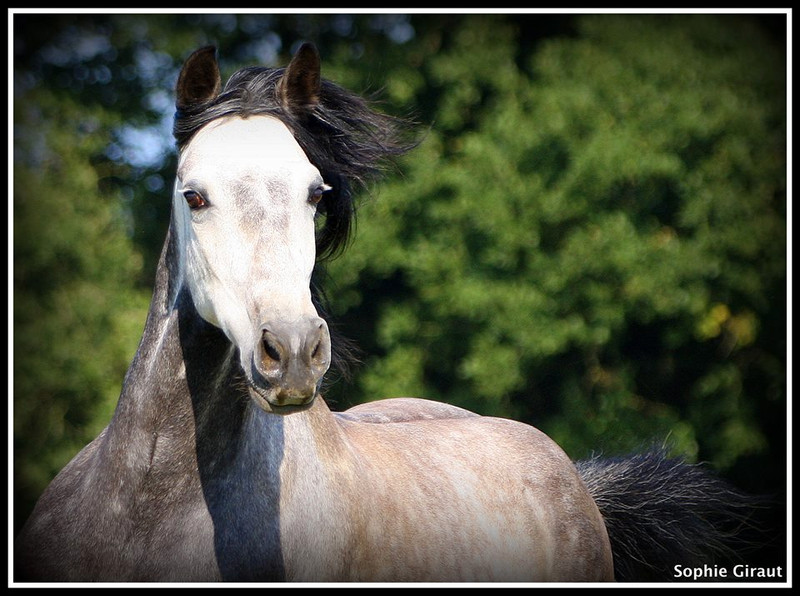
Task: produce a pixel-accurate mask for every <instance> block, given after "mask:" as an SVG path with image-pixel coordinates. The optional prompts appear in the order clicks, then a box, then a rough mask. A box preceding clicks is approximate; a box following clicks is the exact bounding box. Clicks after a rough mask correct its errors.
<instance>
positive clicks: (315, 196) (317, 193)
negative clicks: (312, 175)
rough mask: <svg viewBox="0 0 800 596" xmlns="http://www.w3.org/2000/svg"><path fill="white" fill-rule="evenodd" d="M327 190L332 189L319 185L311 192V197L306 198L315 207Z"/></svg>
mask: <svg viewBox="0 0 800 596" xmlns="http://www.w3.org/2000/svg"><path fill="white" fill-rule="evenodd" d="M329 190H333V187H332V186H328V185H327V184H321V185H319V186H318V187H317V188H315V189H314V190H313V191H311V196H310V197H309V198H308V200H309V201H310V202H311V203H313V204H314V205H316V204H318V203H319V202H320V201H321V200H322V195H324V194H325V193H326V192H328V191H329Z"/></svg>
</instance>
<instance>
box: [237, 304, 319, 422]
mask: <svg viewBox="0 0 800 596" xmlns="http://www.w3.org/2000/svg"><path fill="white" fill-rule="evenodd" d="M260 331H261V334H260V338H259V341H258V345H257V346H256V349H255V351H254V354H253V380H252V385H251V387H250V395H251V397H252V398H253V399H254V400H255V402H256V403H257V404H258V405H259V406H261V407H262V408H263V409H264V410H266V411H268V412H272V413H275V414H289V413H292V412H296V411H299V410H304V409H306V408H307V407H309V406H310V405H311V404H312V403H313V401H314V398H315V397H316V396H317V393H318V392H319V388H320V385H321V384H322V377H323V376H324V375H325V373H326V372H327V370H328V367H329V366H330V363H331V338H330V333H329V332H328V325H327V323H325V321H324V320H323V319H321V318H319V317H309V318H307V319H301V320H299V321H292V322H291V323H288V322H285V321H281V320H275V321H268V322H266V323H264V324H263V325H261V328H260Z"/></svg>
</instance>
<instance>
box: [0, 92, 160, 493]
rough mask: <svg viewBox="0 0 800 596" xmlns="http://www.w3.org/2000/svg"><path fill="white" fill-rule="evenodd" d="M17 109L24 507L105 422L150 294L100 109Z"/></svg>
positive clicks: (39, 97)
mask: <svg viewBox="0 0 800 596" xmlns="http://www.w3.org/2000/svg"><path fill="white" fill-rule="evenodd" d="M16 107H17V109H16V113H15V133H16V137H17V139H16V140H17V142H16V144H15V151H16V153H15V164H14V288H13V299H14V303H13V304H14V308H13V317H14V334H13V350H14V367H13V372H14V385H13V386H14V438H15V441H14V446H15V459H14V464H15V472H16V474H15V481H16V489H17V490H16V494H17V496H18V502H17V505H18V507H20V508H25V509H27V508H28V507H30V501H31V500H32V499H33V498H35V497H36V496H37V495H38V494H39V492H41V490H42V489H43V488H44V486H46V485H47V483H48V482H49V481H50V480H51V479H52V477H53V476H54V475H55V473H56V472H58V470H60V469H61V468H62V467H63V466H64V464H65V463H66V462H67V461H69V460H70V459H71V458H72V457H73V456H74V455H75V453H77V451H78V450H79V449H80V448H81V447H83V446H84V445H85V444H86V443H88V442H89V441H90V440H92V439H93V438H94V437H95V436H96V435H97V434H99V432H100V431H101V430H102V429H103V427H104V426H105V425H106V424H107V423H108V420H109V419H110V417H111V412H112V411H113V409H114V406H115V405H116V401H117V397H118V395H119V389H120V387H121V384H122V377H123V376H124V374H125V370H126V368H127V365H128V363H129V362H130V359H131V358H132V356H133V353H134V350H135V347H136V343H137V342H138V338H139V336H140V334H141V331H142V328H143V326H144V316H145V315H146V313H147V301H148V298H149V292H146V291H144V290H142V289H138V288H136V287H135V282H136V280H137V278H138V276H139V274H140V269H141V258H140V256H139V255H138V253H137V252H136V251H135V250H134V249H133V246H132V244H131V242H130V241H129V239H128V237H127V235H126V226H125V222H124V219H123V218H122V216H121V208H120V206H121V201H120V197H119V196H117V195H114V194H108V193H103V192H99V191H98V187H99V182H100V177H101V176H102V175H103V174H102V170H103V166H102V164H100V163H95V164H93V163H92V161H91V158H92V157H94V156H96V155H97V154H98V152H99V151H100V150H101V149H102V147H103V145H104V143H106V142H107V139H106V138H105V134H104V133H103V129H104V127H105V125H106V122H104V117H103V115H102V114H98V113H96V112H94V111H92V110H87V109H86V107H85V106H81V105H79V104H77V103H75V102H73V101H70V100H69V98H68V97H64V96H56V95H53V94H52V93H50V92H49V91H47V90H35V91H30V92H28V93H26V94H25V95H24V96H23V97H20V98H18V101H17V103H16ZM42 123H47V126H46V127H43V126H42Z"/></svg>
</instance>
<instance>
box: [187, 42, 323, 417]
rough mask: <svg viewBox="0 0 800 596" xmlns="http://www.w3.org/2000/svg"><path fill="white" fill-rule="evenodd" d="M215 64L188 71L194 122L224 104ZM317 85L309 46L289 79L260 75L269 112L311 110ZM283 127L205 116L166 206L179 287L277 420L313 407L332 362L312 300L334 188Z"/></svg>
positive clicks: (200, 63)
mask: <svg viewBox="0 0 800 596" xmlns="http://www.w3.org/2000/svg"><path fill="white" fill-rule="evenodd" d="M214 53H215V52H214V50H213V48H205V49H203V50H198V51H197V52H195V53H194V54H193V55H192V56H191V57H190V58H189V59H188V60H187V62H186V64H185V65H184V67H183V69H182V71H181V74H180V76H179V79H178V87H177V102H176V105H177V107H178V110H179V114H180V112H181V111H183V112H184V113H186V112H194V113H196V114H201V113H202V112H203V110H204V109H207V108H208V106H210V105H211V104H212V103H213V102H214V100H216V99H217V98H218V97H219V96H220V95H221V94H223V95H224V93H225V91H222V92H221V91H220V89H221V85H220V75H219V69H218V67H217V62H216V58H215V56H214ZM319 73H320V67H319V58H318V55H317V52H316V49H314V48H313V46H309V45H306V46H303V47H302V48H301V50H300V51H299V52H298V53H297V54H296V55H295V58H294V59H293V60H292V62H291V64H290V65H289V66H288V67H287V68H286V69H285V70H280V71H277V70H269V71H267V69H264V76H265V77H266V76H267V74H269V76H271V77H272V78H273V79H274V80H273V81H272V82H270V83H269V84H268V85H266V86H265V89H266V90H268V91H269V92H270V93H271V94H272V95H273V96H274V98H273V99H274V101H273V103H274V104H275V106H274V108H275V109H276V110H282V111H283V113H284V114H285V113H291V112H292V111H295V112H298V111H302V110H310V109H312V108H313V106H314V104H315V102H316V101H317V98H318V96H319V91H320V75H319ZM239 101H240V103H241V101H247V98H244V99H242V98H240V100H239ZM222 105H224V104H222ZM212 112H213V111H212ZM276 113H277V112H276ZM201 118H202V116H201ZM285 120H286V118H278V117H276V116H275V115H270V113H269V112H268V111H251V112H249V113H244V114H241V113H236V112H234V111H230V112H229V113H227V114H225V113H224V112H221V113H212V114H211V115H209V116H208V117H207V122H204V123H203V124H202V126H199V127H198V129H197V130H196V132H194V133H193V134H192V135H191V138H190V139H188V140H187V141H186V142H185V143H183V144H182V145H181V150H180V156H179V161H178V170H177V178H176V181H175V187H174V194H173V227H174V232H175V235H176V238H177V243H178V246H179V252H180V259H181V266H180V268H181V271H182V279H183V285H184V287H185V288H187V289H188V290H189V292H190V294H191V297H192V300H193V302H194V305H195V308H196V310H197V312H198V313H199V314H200V316H201V317H202V318H203V319H205V320H206V321H207V322H209V323H211V324H213V325H215V326H217V327H219V328H220V329H221V330H222V331H223V332H224V333H225V334H226V336H227V337H228V338H229V339H230V341H231V342H232V344H233V345H234V346H235V347H236V348H237V349H238V354H239V359H240V363H241V367H242V369H243V371H244V375H245V378H246V380H247V384H248V387H249V392H250V395H251V397H252V399H253V400H254V401H255V402H256V403H257V404H258V405H259V406H260V407H262V408H263V409H264V410H266V411H269V412H276V413H288V412H292V411H295V410H298V409H302V408H304V407H307V406H308V405H310V404H311V403H312V402H313V400H314V398H315V397H316V395H317V393H318V391H319V387H320V384H321V381H322V377H323V375H324V374H325V372H326V371H327V370H328V367H329V365H330V360H331V341H330V335H329V332H328V326H327V324H326V323H325V321H324V320H323V319H322V318H320V317H319V316H318V314H317V311H316V309H315V307H314V304H313V302H312V295H311V290H310V284H311V274H312V270H313V269H314V263H315V259H316V246H315V244H316V239H315V215H316V212H317V208H318V204H319V202H320V201H321V200H322V198H323V196H324V195H325V193H327V192H328V191H330V190H331V187H330V186H329V185H328V184H326V181H325V180H324V179H323V177H322V175H321V173H320V171H319V170H318V168H317V167H315V166H314V165H313V164H312V163H311V162H310V161H309V158H308V157H307V155H306V153H305V152H304V150H303V149H302V148H301V146H300V145H299V144H298V142H297V140H296V139H295V136H294V134H293V132H292V131H291V130H290V129H289V127H287V125H286V124H285V123H284V121H285Z"/></svg>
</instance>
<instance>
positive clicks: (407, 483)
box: [15, 46, 711, 582]
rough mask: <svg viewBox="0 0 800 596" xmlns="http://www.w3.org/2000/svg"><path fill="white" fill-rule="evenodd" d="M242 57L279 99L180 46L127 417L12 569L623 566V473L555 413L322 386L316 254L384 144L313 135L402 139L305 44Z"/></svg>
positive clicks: (128, 572) (552, 574)
mask: <svg viewBox="0 0 800 596" xmlns="http://www.w3.org/2000/svg"><path fill="white" fill-rule="evenodd" d="M249 74H254V75H255V77H256V78H258V77H261V78H262V79H263V81H262V82H264V86H263V90H266V91H268V92H269V94H271V96H270V97H269V98H268V100H269V101H266V102H265V104H266V105H267V108H266V111H265V110H264V109H261V108H263V106H261V107H259V108H258V109H256V108H255V107H254V106H255V105H256V104H253V103H252V102H253V101H254V98H253V97H252V95H253V93H252V89H251V91H250V92H249V93H239V92H236V91H235V89H234V88H231V90H230V91H227V88H226V90H223V91H222V92H221V93H220V83H219V74H218V70H217V68H216V61H215V59H214V58H213V53H212V52H209V51H208V50H207V49H206V50H201V51H198V52H196V53H195V54H194V55H193V56H192V58H190V59H189V61H187V64H186V65H185V66H184V69H183V71H182V73H181V77H180V79H179V83H178V101H177V105H178V108H179V112H178V115H177V117H176V137H177V138H178V141H179V146H180V148H181V157H180V161H179V165H178V177H177V181H176V186H175V193H174V196H173V201H174V203H173V214H172V221H171V225H170V230H169V232H168V236H167V240H166V243H165V246H164V250H163V252H162V256H161V260H160V263H159V268H158V272H157V279H156V286H155V291H154V294H153V300H152V303H151V307H150V312H149V314H148V319H147V323H146V325H145V330H144V333H143V337H142V341H141V344H140V346H139V350H138V352H137V355H136V357H135V359H134V361H133V363H132V365H131V367H130V369H129V371H128V374H127V375H126V379H125V383H124V386H123V390H122V394H121V396H120V400H119V404H118V406H117V410H116V412H115V414H114V417H113V419H112V421H111V423H110V424H109V426H108V427H107V428H106V429H105V430H104V431H103V433H102V434H101V435H100V436H99V437H98V438H97V439H95V440H94V441H93V442H92V443H90V444H89V445H88V446H87V447H86V448H84V449H83V451H81V453H79V454H78V455H77V456H76V457H75V459H74V460H73V461H72V462H71V463H70V464H69V465H68V466H67V467H66V468H64V470H63V471H62V472H61V473H60V474H59V475H58V476H57V477H56V479H55V480H54V481H53V482H52V484H51V485H50V486H49V487H48V489H47V490H46V491H45V493H44V494H43V496H42V497H41V499H40V500H39V503H38V504H37V506H36V509H35V511H34V513H33V515H32V516H31V518H30V520H29V521H28V523H27V524H26V526H25V528H24V529H23V532H22V534H21V536H20V537H19V539H18V541H17V548H16V553H15V565H16V567H15V568H16V574H17V579H22V580H41V581H93V580H100V581H215V580H232V581H235V580H244V581H271V580H295V581H315V582H316V581H605V580H611V579H613V578H614V561H613V560H612V551H611V544H610V541H609V536H608V533H607V530H606V524H607V523H609V522H610V519H611V518H609V517H606V518H605V519H604V517H603V516H601V514H600V512H599V511H598V507H597V505H596V504H595V500H594V498H596V497H597V496H598V493H605V494H606V495H608V494H613V491H608V490H605V489H604V487H603V482H605V481H606V479H607V478H608V479H609V480H608V482H611V480H610V479H611V478H612V476H613V474H612V475H603V476H602V477H601V478H600V479H599V481H598V478H593V481H592V486H593V494H592V495H590V493H589V490H588V489H587V486H586V485H585V483H584V481H583V480H582V479H581V477H580V475H579V473H578V470H577V469H576V467H575V465H574V464H573V463H572V462H571V461H570V460H569V458H568V457H567V456H566V455H565V454H564V452H563V451H562V450H561V449H560V448H559V447H558V446H557V445H555V444H554V443H553V442H552V441H551V440H550V439H549V438H548V437H546V436H545V435H544V434H543V433H541V432H539V431H538V430H536V429H534V428H532V427H530V426H527V425H524V424H521V423H517V422H512V421H508V420H501V419H496V418H486V417H481V416H477V415H475V414H473V413H470V412H467V411H465V410H462V409H459V408H456V407H453V406H448V405H445V404H441V403H436V402H430V401H425V400H419V399H394V400H386V401H382V402H373V403H370V404H366V405H362V406H358V407H355V408H353V409H351V410H348V411H347V412H343V413H333V412H331V411H330V410H329V409H328V407H327V405H326V404H325V402H324V401H323V399H322V398H321V397H320V396H319V388H320V383H321V380H322V376H323V374H324V373H325V371H326V370H327V368H328V365H329V364H330V360H331V345H330V337H329V335H328V330H327V325H326V323H325V321H324V320H323V319H321V318H320V317H319V316H318V314H317V311H316V309H315V307H314V301H313V299H312V294H311V290H310V280H311V273H312V269H313V267H314V263H315V254H316V255H319V254H320V253H325V252H334V251H335V249H336V248H337V244H338V243H339V242H340V241H341V240H342V238H343V236H344V235H346V232H347V227H348V223H347V222H348V218H349V217H350V215H351V213H350V212H351V209H350V207H349V205H348V204H347V203H346V201H347V200H348V199H349V194H348V190H347V178H350V179H358V178H359V177H360V176H361V175H362V174H364V173H365V172H366V171H367V170H369V169H370V168H372V167H373V166H372V164H370V163H367V162H368V161H369V160H368V159H366V154H362V155H361V156H360V157H361V158H362V159H361V161H363V162H364V163H363V164H362V165H360V166H358V167H356V166H353V163H354V162H357V161H359V160H358V159H357V158H358V157H359V155H358V154H357V151H356V149H357V146H356V144H350V145H347V146H346V147H345V146H339V147H334V148H332V149H331V148H328V149H327V154H328V157H327V158H325V157H316V158H315V157H314V156H315V155H317V150H316V149H315V147H317V148H318V146H319V144H320V143H322V144H325V143H327V142H328V141H329V140H330V139H338V138H345V136H346V135H342V134H340V135H334V134H328V136H322V135H320V131H322V132H324V131H330V130H333V129H337V130H339V129H340V128H341V127H343V126H344V127H345V128H347V127H348V126H349V127H350V128H349V130H351V132H352V131H356V129H358V130H360V134H366V135H367V136H368V137H369V136H370V135H372V136H371V137H370V138H371V139H372V140H371V141H370V143H371V145H370V146H371V147H372V148H373V149H374V148H375V147H379V148H383V149H385V151H386V152H387V153H390V152H391V146H390V145H391V144H390V142H389V140H386V142H383V141H380V140H375V138H374V130H372V129H374V128H375V126H374V124H375V122H378V121H377V120H373V121H372V128H370V126H366V125H365V126H362V127H360V128H359V127H358V126H353V125H352V122H353V121H354V119H353V118H351V119H350V120H348V119H347V117H346V114H345V111H344V108H343V107H342V106H344V105H345V103H346V102H345V101H344V100H342V99H341V97H340V96H335V97H334V95H333V91H331V88H330V87H326V85H330V84H329V83H327V82H322V83H321V82H320V80H319V64H318V60H317V58H316V52H315V51H314V50H313V49H311V48H309V47H308V46H304V47H303V48H302V49H301V50H300V52H299V53H298V55H297V57H296V58H295V60H294V61H293V62H292V64H291V65H290V66H289V67H288V68H287V69H286V70H285V71H283V70H276V71H272V70H268V69H263V70H258V71H257V72H256V71H254V70H251V71H248V75H249ZM229 85H230V84H229ZM226 93H227V95H226ZM237 93H239V94H238V95H237ZM326 93H327V95H326ZM348 97H349V100H352V99H353V97H352V96H348ZM231 98H233V99H231ZM349 100H348V101H349ZM231 101H233V102H234V103H236V102H238V104H237V105H238V106H239V108H241V105H240V104H247V105H248V106H250V107H249V108H248V109H245V110H240V109H238V110H234V109H233V108H231V105H232V104H231V103H230V102H231ZM261 101H262V102H264V101H265V100H264V99H263V98H262V99H261ZM226 102H228V103H226ZM326 102H327V104H326ZM337 102H338V103H337ZM251 104H252V105H251ZM258 105H260V104H258ZM325 105H327V108H325V109H327V110H328V111H325V110H324V109H323V108H324V107H325ZM320 106H322V107H320ZM216 108H219V109H216ZM361 108H363V106H361V107H360V108H359V109H361ZM215 109H216V111H214V110H215ZM315 118H316V119H315ZM342 122H344V123H345V124H342ZM348 123H349V124H348ZM326 127H327V128H326ZM337 127H339V128H337ZM365 131H366V132H365ZM315 133H316V134H317V135H320V136H317V137H315V136H314V134H315ZM345 140H346V139H345ZM314 143H316V145H314ZM331 143H333V141H331ZM362 145H365V144H364V143H363V142H362ZM323 149H324V148H323ZM323 149H319V153H320V154H325V151H324V150H323ZM307 156H311V158H309V157H307ZM331 156H333V157H331ZM326 159H327V161H326ZM336 159H339V160H340V163H339V164H338V166H337V164H336V163H335V160H336ZM344 160H348V163H349V165H350V170H349V171H348V170H347V168H346V167H344V166H345V165H347V164H345V163H344ZM339 166H341V167H339ZM359 167H360V168H361V170H359ZM337 168H338V169H337ZM339 170H341V171H343V172H344V173H337V171H339ZM318 205H320V207H318ZM318 208H319V209H320V210H323V211H324V213H325V215H326V218H327V219H326V224H325V227H323V228H321V229H319V230H317V232H316V245H317V246H316V250H315V247H314V244H315V223H314V217H315V212H316V210H317V209H318ZM665 477H666V474H662V477H660V478H657V479H655V480H654V479H652V478H651V479H650V480H644V482H645V483H646V482H651V483H652V484H653V485H656V484H657V485H659V486H661V487H663V486H664V482H663V481H664V478H665ZM656 480H657V482H656ZM704 482H705V481H704ZM701 484H702V483H701ZM634 485H635V484H634ZM634 485H632V486H634ZM708 486H711V485H710V484H704V485H702V486H700V485H698V487H697V488H698V490H699V491H700V493H703V491H704V489H706V488H707V487H708ZM648 488H649V487H648ZM632 492H634V493H635V492H636V491H635V490H633V491H632ZM641 492H642V494H644V493H646V492H647V491H646V490H645V489H644V488H642V489H641ZM634 496H635V495H634ZM703 496H704V497H705V495H703ZM593 497H594V498H593ZM613 498H614V499H617V500H618V499H619V498H618V496H614V497H613ZM694 498H695V496H694V495H693V496H692V499H694ZM659 500H660V501H662V502H663V501H664V500H669V495H668V494H667V493H665V494H663V495H659ZM626 523H627V522H626ZM703 532H705V530H703ZM703 532H701V533H703ZM612 538H613V537H612ZM667 548H669V546H668V545H667ZM692 556H694V553H693V554H692ZM617 564H618V565H619V561H617Z"/></svg>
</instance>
